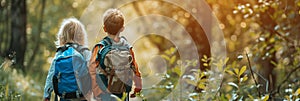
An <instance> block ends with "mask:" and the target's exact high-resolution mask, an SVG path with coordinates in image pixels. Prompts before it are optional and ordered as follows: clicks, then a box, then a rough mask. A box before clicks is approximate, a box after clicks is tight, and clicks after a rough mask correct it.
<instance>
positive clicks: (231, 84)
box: [228, 82, 239, 88]
mask: <svg viewBox="0 0 300 101" xmlns="http://www.w3.org/2000/svg"><path fill="white" fill-rule="evenodd" d="M228 85H230V86H233V87H235V88H239V86H238V85H237V84H235V83H233V82H229V83H228Z"/></svg>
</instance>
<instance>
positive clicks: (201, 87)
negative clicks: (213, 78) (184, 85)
mask: <svg viewBox="0 0 300 101" xmlns="http://www.w3.org/2000/svg"><path fill="white" fill-rule="evenodd" d="M197 87H198V88H200V89H205V85H204V84H202V83H199V84H198V86H197Z"/></svg>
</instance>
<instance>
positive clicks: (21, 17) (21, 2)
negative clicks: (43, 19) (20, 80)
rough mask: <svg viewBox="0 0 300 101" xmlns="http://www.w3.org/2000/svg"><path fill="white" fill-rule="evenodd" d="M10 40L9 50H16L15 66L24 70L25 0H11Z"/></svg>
mask: <svg viewBox="0 0 300 101" xmlns="http://www.w3.org/2000/svg"><path fill="white" fill-rule="evenodd" d="M10 16H11V42H10V48H9V50H10V52H12V51H14V52H16V66H17V68H20V69H22V70H23V72H24V70H25V69H24V64H23V63H24V56H25V50H26V45H27V40H26V22H27V21H26V20H27V19H26V0H12V1H11V15H10Z"/></svg>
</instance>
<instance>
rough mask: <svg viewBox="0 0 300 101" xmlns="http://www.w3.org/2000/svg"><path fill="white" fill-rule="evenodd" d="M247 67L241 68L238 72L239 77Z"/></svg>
mask: <svg viewBox="0 0 300 101" xmlns="http://www.w3.org/2000/svg"><path fill="white" fill-rule="evenodd" d="M246 69H247V67H246V66H243V67H242V68H241V70H240V72H239V76H241V75H242V74H243V73H244V72H245V71H246Z"/></svg>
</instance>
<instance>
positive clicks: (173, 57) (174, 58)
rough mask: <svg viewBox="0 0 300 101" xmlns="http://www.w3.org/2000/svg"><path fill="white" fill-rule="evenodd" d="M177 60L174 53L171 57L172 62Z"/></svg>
mask: <svg viewBox="0 0 300 101" xmlns="http://www.w3.org/2000/svg"><path fill="white" fill-rule="evenodd" d="M175 60H176V56H175V55H173V56H172V57H171V59H170V61H169V62H170V64H173V63H174V62H175Z"/></svg>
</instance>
